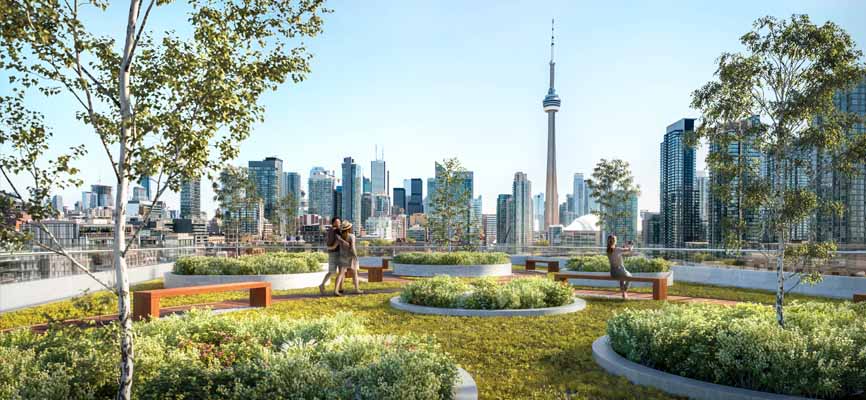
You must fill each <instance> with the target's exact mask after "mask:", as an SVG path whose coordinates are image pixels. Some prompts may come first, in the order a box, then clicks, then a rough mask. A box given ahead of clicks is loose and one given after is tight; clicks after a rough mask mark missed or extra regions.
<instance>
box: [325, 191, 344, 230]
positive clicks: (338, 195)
mask: <svg viewBox="0 0 866 400" xmlns="http://www.w3.org/2000/svg"><path fill="white" fill-rule="evenodd" d="M333 203H334V210H333V211H331V213H332V215H331V216H332V217H340V219H343V217H342V215H340V214H341V213H342V212H343V186H337V187H336V188H335V189H334V201H333ZM328 222H329V223H330V222H331V220H330V219H329V220H328Z"/></svg>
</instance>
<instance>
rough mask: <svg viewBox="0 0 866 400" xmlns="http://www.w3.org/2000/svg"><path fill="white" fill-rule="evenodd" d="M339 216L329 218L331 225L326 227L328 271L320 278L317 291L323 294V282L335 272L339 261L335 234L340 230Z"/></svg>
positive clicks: (326, 281)
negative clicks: (323, 277) (320, 281)
mask: <svg viewBox="0 0 866 400" xmlns="http://www.w3.org/2000/svg"><path fill="white" fill-rule="evenodd" d="M341 223H342V221H340V217H334V218H331V226H329V227H328V233H327V236H326V237H325V246H326V247H327V251H328V273H327V274H325V279H322V284H321V285H319V293H320V294H321V295H322V296H324V295H325V284H327V283H328V282H329V281H330V279H331V274H333V273H336V272H337V265H338V264H339V262H340V249H339V248H338V246H337V235H338V234H339V232H340V224H341Z"/></svg>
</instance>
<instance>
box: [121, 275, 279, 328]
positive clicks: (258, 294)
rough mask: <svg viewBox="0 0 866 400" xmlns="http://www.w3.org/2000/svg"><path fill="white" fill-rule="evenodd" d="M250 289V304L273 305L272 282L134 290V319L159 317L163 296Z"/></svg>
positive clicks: (259, 305)
mask: <svg viewBox="0 0 866 400" xmlns="http://www.w3.org/2000/svg"><path fill="white" fill-rule="evenodd" d="M245 289H249V291H250V306H252V307H269V306H270V305H271V283H270V282H239V283H224V284H219V285H205V286H189V287H180V288H171V289H155V290H141V291H138V292H133V293H132V296H133V304H132V306H133V307H132V316H133V319H135V320H139V319H146V318H148V317H152V318H159V308H160V305H159V303H160V299H161V298H163V297H172V296H183V295H190V294H200V293H214V292H231V291H235V290H245Z"/></svg>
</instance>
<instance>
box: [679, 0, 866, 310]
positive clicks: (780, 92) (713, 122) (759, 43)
mask: <svg viewBox="0 0 866 400" xmlns="http://www.w3.org/2000/svg"><path fill="white" fill-rule="evenodd" d="M740 42H741V43H742V45H743V46H744V47H745V51H744V52H742V53H723V54H722V55H721V56H720V57H719V59H718V67H717V69H716V73H715V76H716V79H715V80H714V81H711V82H709V83H707V84H706V85H704V86H703V87H701V88H700V89H698V90H696V91H695V92H694V94H693V95H692V107H694V108H696V109H698V110H700V111H701V112H702V124H701V126H700V127H699V128H698V129H697V131H696V136H695V139H693V140H701V139H705V140H707V141H708V142H710V143H731V142H732V141H736V140H742V137H741V138H739V139H738V138H737V135H739V134H741V133H743V132H744V131H742V130H737V129H734V130H732V126H738V124H739V125H740V126H742V121H743V120H745V119H747V118H757V120H758V121H757V122H755V123H754V124H751V125H750V126H748V128H747V129H746V130H745V133H747V135H748V137H749V140H750V143H749V145H750V146H753V147H754V148H755V149H756V150H757V151H759V152H760V153H761V154H762V157H763V159H764V162H763V165H762V168H761V169H762V170H763V176H760V177H752V178H751V183H750V184H748V185H746V184H741V185H739V187H738V188H737V191H734V193H738V192H739V193H742V194H741V196H742V199H743V202H742V204H741V207H748V208H751V210H749V211H752V212H754V211H760V213H761V214H762V216H763V219H764V221H763V227H764V228H763V230H764V237H765V238H767V239H769V240H771V241H773V242H774V247H773V248H772V252H773V255H774V256H773V259H775V263H776V274H777V289H776V300H775V310H776V319H777V322H778V324H779V325H780V326H784V325H785V316H784V308H783V307H784V295H785V281H786V280H787V279H788V278H790V274H786V265H787V267H789V268H790V267H792V266H793V265H797V264H798V265H799V266H801V267H802V266H803V265H812V266H814V265H820V264H821V263H822V262H823V260H827V259H829V258H830V257H832V255H833V252H834V250H835V244H834V243H832V242H831V241H822V240H817V238H816V236H815V235H814V233H815V230H814V226H812V227H809V225H810V222H814V216H815V215H816V214H817V213H839V212H841V211H842V209H843V207H842V204H840V203H839V202H837V201H833V200H832V199H823V198H821V199H819V197H818V195H817V192H816V184H817V183H816V182H817V181H816V179H817V178H818V177H819V170H820V169H822V168H830V169H833V170H836V171H839V172H842V173H846V174H854V173H857V171H858V165H861V166H862V162H863V158H864V154H866V140H864V139H863V135H859V136H858V135H852V134H851V132H852V128H853V126H854V124H855V123H857V122H858V118H857V117H856V116H855V115H853V114H849V113H844V112H840V111H839V110H838V109H837V108H836V106H835V104H834V96H835V95H837V94H838V93H839V91H842V90H845V89H848V88H850V87H851V86H853V85H854V84H856V83H857V82H859V81H860V80H861V79H863V78H864V76H866V71H864V67H863V64H862V61H861V60H862V56H863V54H862V52H861V51H860V50H858V49H857V48H856V45H855V43H854V41H853V40H852V39H851V37H850V36H849V35H848V34H847V33H846V32H845V31H844V30H843V29H842V28H840V27H839V26H837V25H836V24H834V23H832V22H826V23H824V24H823V25H820V26H818V25H815V24H814V23H812V22H811V21H810V20H809V17H808V16H805V15H794V16H792V17H791V18H790V19H787V20H779V19H776V18H773V17H763V18H760V19H758V20H757V21H755V23H754V25H753V29H752V31H751V32H748V33H746V34H745V35H743V36H742V37H741V38H740ZM859 122H861V123H862V121H859ZM819 154H820V155H822V156H823V157H821V159H822V160H823V161H818V159H819V158H818V157H816V156H817V155H819ZM708 161H709V163H710V167H711V168H717V169H719V170H720V171H723V172H724V173H726V174H727V175H729V176H735V175H736V174H737V173H739V170H740V168H741V167H742V162H741V165H740V166H738V165H736V163H737V162H738V161H737V160H736V159H734V158H733V157H724V156H720V157H716V158H713V159H709V160H708ZM720 192H722V193H724V192H730V188H724V187H722V188H721V191H720ZM737 218H738V219H739V218H740V216H737ZM737 226H740V227H742V220H741V219H739V221H738V222H737ZM740 232H743V229H737V230H736V231H735V233H736V234H739V233H740ZM792 238H793V239H798V240H805V241H806V243H803V244H791V243H790V241H791V239H792ZM734 241H735V242H736V241H738V239H736V238H735V239H734ZM729 242H730V241H729ZM807 279H808V280H812V281H814V280H816V279H820V275H818V274H814V273H813V274H811V275H810V276H809V277H807Z"/></svg>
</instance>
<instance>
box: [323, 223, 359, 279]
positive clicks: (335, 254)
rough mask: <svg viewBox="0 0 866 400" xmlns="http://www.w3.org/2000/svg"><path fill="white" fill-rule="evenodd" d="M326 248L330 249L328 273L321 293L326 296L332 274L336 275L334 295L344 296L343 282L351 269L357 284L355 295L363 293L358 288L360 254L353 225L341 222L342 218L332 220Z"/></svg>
mask: <svg viewBox="0 0 866 400" xmlns="http://www.w3.org/2000/svg"><path fill="white" fill-rule="evenodd" d="M325 246H327V248H328V273H327V274H325V279H323V280H322V284H321V285H319V293H321V294H322V295H324V294H325V285H326V284H327V283H328V281H329V280H330V279H331V274H334V273H336V274H337V282H336V283H335V284H334V295H336V296H342V295H343V294H342V289H343V281H344V280H345V279H346V271H348V270H349V269H352V273H353V276H354V279H352V282H353V283H354V284H355V293H363V292H362V291H361V289H359V288H358V277H359V275H358V253H357V251H356V248H355V235H354V234H352V223H351V222H349V221H341V220H340V217H334V218H331V226H330V228H329V229H328V236H327V239H326V240H325Z"/></svg>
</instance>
